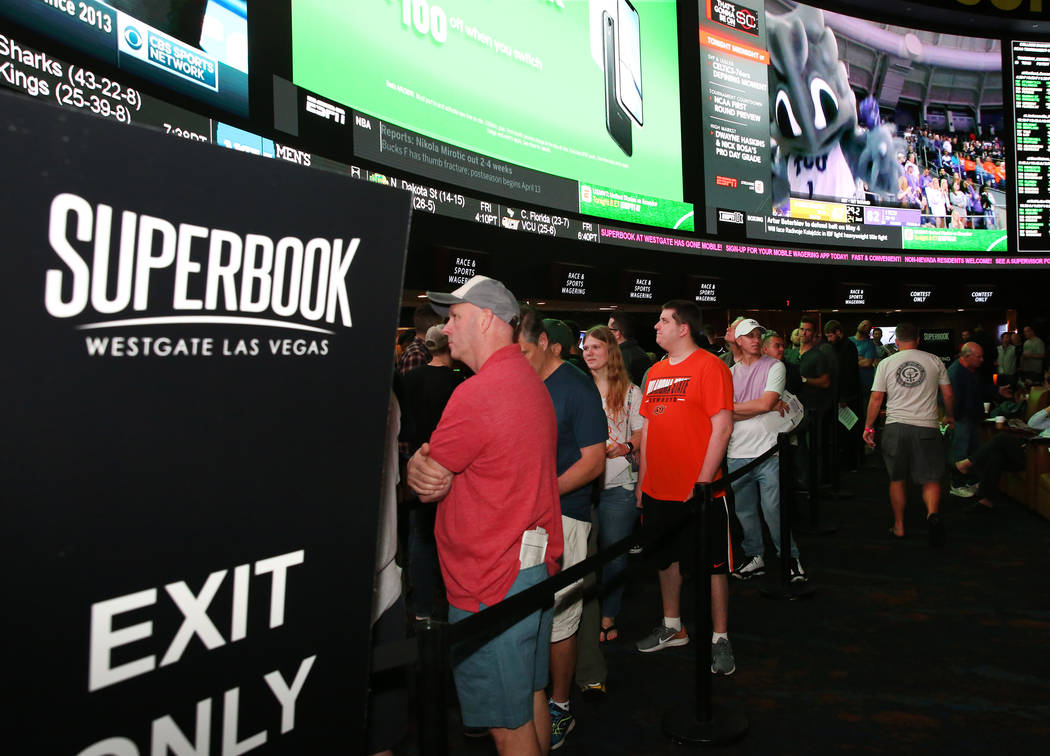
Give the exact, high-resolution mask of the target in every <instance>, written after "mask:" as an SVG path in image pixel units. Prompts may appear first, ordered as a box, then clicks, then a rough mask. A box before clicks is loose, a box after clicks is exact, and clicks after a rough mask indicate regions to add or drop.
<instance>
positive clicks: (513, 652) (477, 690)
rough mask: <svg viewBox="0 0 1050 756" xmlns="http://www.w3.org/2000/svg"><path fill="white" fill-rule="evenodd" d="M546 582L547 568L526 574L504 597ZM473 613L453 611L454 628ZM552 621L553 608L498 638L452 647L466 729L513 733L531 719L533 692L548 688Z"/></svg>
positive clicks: (521, 574) (520, 622)
mask: <svg viewBox="0 0 1050 756" xmlns="http://www.w3.org/2000/svg"><path fill="white" fill-rule="evenodd" d="M546 579H547V566H546V565H544V564H538V565H536V566H535V567H529V568H528V569H525V570H522V571H521V572H519V573H518V577H517V578H516V579H515V581H514V584H513V585H512V586H511V587H510V590H509V591H507V595H506V596H505V597H504V598H507V597H510V596H513V595H514V594H516V593H521V592H522V591H524V590H525V589H526V588H531V587H532V586H534V585H537V584H538V583H541V582H543V581H544V580H546ZM481 609H485V605H484V604H482V605H481ZM472 614H474V612H468V611H465V610H463V609H457V608H456V607H449V612H448V618H449V621H450V622H453V623H455V622H460V621H461V620H464V619H466V618H467V617H469V616H471V615H472ZM553 620H554V610H553V609H552V608H550V607H548V608H545V609H542V610H541V609H537V610H536V611H534V612H532V613H531V614H529V615H527V616H526V617H525V618H524V619H521V620H518V622H516V623H515V624H513V625H511V626H510V627H509V628H507V629H506V630H504V631H503V632H501V633H500V634H499V635H497V636H496V637H494V638H490V639H488V640H483V641H470V640H467V641H463V642H462V643H458V644H456V645H455V646H453V647H452V676H453V678H454V679H455V681H456V692H457V693H458V694H459V707H460V712H461V713H462V715H463V724H464V725H465V726H467V727H507V728H510V729H514V728H515V727H521V726H522V725H523V724H525V723H526V722H529V721H531V720H532V699H533V692H534V691H537V690H543V689H544V688H545V687H547V681H548V679H549V674H550V670H549V668H550V650H551V646H550V644H551V625H552V623H553ZM479 643H482V645H480V647H479Z"/></svg>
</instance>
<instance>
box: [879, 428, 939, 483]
mask: <svg viewBox="0 0 1050 756" xmlns="http://www.w3.org/2000/svg"><path fill="white" fill-rule="evenodd" d="M944 443H945V442H944V438H943V437H942V436H941V431H940V429H938V428H923V427H920V426H918V425H908V424H906V423H888V424H887V425H886V427H885V428H884V429H883V431H882V442H881V444H880V446H879V449H880V450H881V451H882V458H883V459H884V460H885V461H886V473H887V474H888V475H889V477H890V480H907V479H908V478H909V477H910V478H911V479H912V481H913V482H915V483H937V482H939V481H941V480H942V479H943V478H944V473H945V469H946V466H947V464H948V463H947V456H946V455H945V453H944Z"/></svg>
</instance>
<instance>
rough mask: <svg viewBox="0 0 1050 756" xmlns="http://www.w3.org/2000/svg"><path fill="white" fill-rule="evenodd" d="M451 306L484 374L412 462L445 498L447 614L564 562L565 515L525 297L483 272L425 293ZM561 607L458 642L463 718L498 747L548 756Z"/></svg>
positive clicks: (470, 361)
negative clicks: (518, 327) (523, 328)
mask: <svg viewBox="0 0 1050 756" xmlns="http://www.w3.org/2000/svg"><path fill="white" fill-rule="evenodd" d="M427 296H428V297H429V298H430V301H431V302H432V303H433V304H434V307H435V308H436V309H437V310H438V312H439V313H441V314H446V313H447V314H448V315H449V321H448V323H447V324H446V325H445V328H444V331H445V334H446V335H447V336H448V340H449V347H450V348H451V351H452V356H453V358H455V359H457V360H460V361H462V362H464V363H465V364H466V365H467V366H468V367H469V368H470V369H471V370H473V371H474V372H475V375H474V376H473V377H471V378H469V379H468V380H466V381H464V382H463V383H462V384H460V386H459V387H458V388H457V389H456V390H455V391H454V392H453V394H452V397H451V399H450V400H449V402H448V405H447V406H446V407H445V412H444V413H443V414H442V416H441V421H440V422H439V423H438V427H437V428H436V429H435V430H434V433H433V434H432V435H431V438H430V442H429V443H426V444H423V445H422V446H421V447H420V449H419V451H417V452H416V453H415V454H414V455H413V456H412V459H410V460H409V463H408V484H409V486H410V487H411V488H412V489H413V490H414V491H415V492H416V493H417V494H418V495H419V499H420V501H422V502H433V501H437V502H439V504H438V509H437V522H436V525H435V533H434V535H435V537H436V540H437V547H438V557H439V558H440V560H441V571H442V574H443V576H444V579H445V589H446V592H447V594H448V602H449V605H450V606H449V620H450V621H452V622H457V621H460V620H462V619H464V618H466V617H468V616H470V615H471V614H474V613H477V612H478V611H480V610H481V609H483V608H485V607H486V606H491V605H493V604H496V603H498V602H500V601H502V600H503V599H505V598H507V597H508V596H511V595H513V594H516V593H520V592H521V591H523V590H525V589H526V588H529V587H531V586H533V585H536V584H537V583H539V582H541V581H543V580H545V579H546V578H547V576H548V575H552V574H554V573H555V572H557V570H558V559H559V558H560V557H561V553H562V530H561V514H560V511H559V510H560V506H559V503H558V479H557V472H556V467H555V445H556V437H557V436H556V433H557V430H556V425H555V417H554V406H553V404H552V403H551V399H550V394H548V393H547V390H546V389H545V388H544V386H543V383H542V382H541V381H540V380H539V378H538V377H537V376H536V373H535V371H533V370H532V368H531V367H529V364H528V362H526V361H525V359H524V357H522V355H521V349H520V348H519V347H518V346H517V345H516V344H515V343H514V325H515V324H516V323H517V320H518V316H519V308H518V302H517V300H515V298H514V296H513V295H512V294H511V293H510V292H509V291H508V290H507V289H506V287H505V286H503V284H501V283H500V282H499V281H496V280H494V279H491V278H487V277H485V276H475V277H473V278H471V279H470V280H469V281H467V283H465V284H464V285H463V286H461V287H460V288H458V289H456V290H455V291H454V292H452V293H451V294H442V293H436V292H427ZM552 619H553V612H552V611H551V610H549V609H548V610H545V611H540V610H537V611H535V612H533V613H532V614H530V615H528V616H527V617H525V618H524V619H522V620H519V621H518V622H517V623H515V624H514V625H512V626H511V627H510V628H509V629H507V630H504V631H503V632H502V633H500V634H499V635H497V636H496V637H495V638H492V639H490V640H489V641H487V642H486V643H485V644H484V645H482V646H481V647H480V648H476V649H475V648H473V647H472V648H471V649H470V651H469V652H467V651H465V650H464V649H463V648H462V647H457V648H454V649H453V650H452V653H453V666H452V672H453V676H454V678H455V681H456V691H457V692H458V694H459V701H460V709H461V712H462V715H463V723H464V725H466V726H467V727H488V728H489V731H490V732H491V734H492V737H493V740H494V741H495V743H496V748H497V750H498V751H499V753H501V754H529V755H530V756H536V754H545V753H547V751H548V749H549V747H550V718H549V717H550V714H549V710H548V708H547V698H546V694H545V693H544V689H545V688H546V686H547V680H548V664H549V654H550V636H551V623H552Z"/></svg>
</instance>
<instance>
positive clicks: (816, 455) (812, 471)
mask: <svg viewBox="0 0 1050 756" xmlns="http://www.w3.org/2000/svg"><path fill="white" fill-rule="evenodd" d="M823 454H824V410H815V411H814V412H813V427H812V428H811V429H810V433H809V526H810V527H811V528H813V529H814V530H819V528H820V469H821V464H820V462H821V456H822V455H823Z"/></svg>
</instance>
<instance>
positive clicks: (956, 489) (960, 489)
mask: <svg viewBox="0 0 1050 756" xmlns="http://www.w3.org/2000/svg"><path fill="white" fill-rule="evenodd" d="M977 487H978V486H977V484H976V483H975V484H973V485H969V486H967V485H963V486H952V487H951V488H949V489H948V493H950V494H951V495H952V496H958V497H960V498H962V499H969V498H970V497H972V496H975V495H976V494H977Z"/></svg>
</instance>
